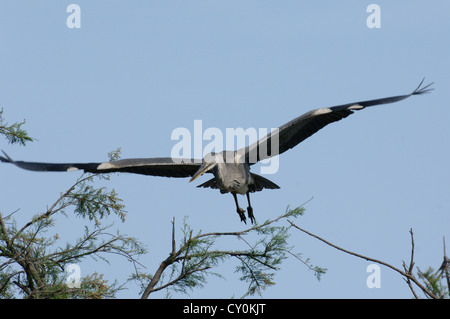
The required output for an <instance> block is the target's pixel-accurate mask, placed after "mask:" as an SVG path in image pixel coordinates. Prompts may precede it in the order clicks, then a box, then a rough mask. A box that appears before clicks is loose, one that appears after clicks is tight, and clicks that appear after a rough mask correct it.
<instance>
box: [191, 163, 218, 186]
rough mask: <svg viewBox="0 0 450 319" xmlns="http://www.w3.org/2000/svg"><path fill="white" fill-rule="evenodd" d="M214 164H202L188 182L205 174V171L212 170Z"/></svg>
mask: <svg viewBox="0 0 450 319" xmlns="http://www.w3.org/2000/svg"><path fill="white" fill-rule="evenodd" d="M214 165H215V163H203V164H202V166H200V168H199V169H198V171H197V172H195V174H194V176H192V178H191V179H190V181H189V183H190V182H193V181H195V180H196V179H197V178H199V177H200V176H202V175H203V174H205V173H206V172H207V171H209V170H210V169H211V168H213V167H214Z"/></svg>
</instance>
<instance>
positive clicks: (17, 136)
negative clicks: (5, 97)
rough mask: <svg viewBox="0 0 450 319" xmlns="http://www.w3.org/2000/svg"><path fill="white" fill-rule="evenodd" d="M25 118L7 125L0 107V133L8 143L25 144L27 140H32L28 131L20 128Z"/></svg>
mask: <svg viewBox="0 0 450 319" xmlns="http://www.w3.org/2000/svg"><path fill="white" fill-rule="evenodd" d="M24 124H25V120H23V121H22V122H17V123H14V124H12V125H9V124H8V123H6V122H5V120H4V118H3V108H2V109H0V135H3V136H4V137H5V138H6V139H7V140H8V142H9V143H10V144H20V145H25V144H26V143H27V142H31V141H33V138H31V137H29V136H28V133H27V132H26V131H25V130H24V129H22V125H24Z"/></svg>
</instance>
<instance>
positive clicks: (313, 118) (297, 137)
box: [240, 80, 433, 164]
mask: <svg viewBox="0 0 450 319" xmlns="http://www.w3.org/2000/svg"><path fill="white" fill-rule="evenodd" d="M423 81H424V80H422V82H420V84H419V86H418V87H417V88H416V89H415V90H414V91H413V92H411V93H410V94H407V95H398V96H391V97H386V98H382V99H376V100H369V101H362V102H356V103H349V104H344V105H338V106H333V107H328V108H319V109H315V110H312V111H309V112H307V113H305V114H303V115H301V116H299V117H297V118H295V119H293V120H292V121H290V122H288V123H286V124H284V125H282V126H280V127H279V128H278V130H275V131H274V132H272V133H269V134H268V135H266V136H265V137H263V138H261V139H260V140H259V141H257V142H255V143H253V144H251V145H250V146H248V147H246V148H245V149H241V150H240V151H244V150H245V160H246V161H247V162H248V163H249V164H255V163H256V162H258V161H260V160H263V159H266V158H270V157H272V156H276V155H279V154H281V153H283V152H286V151H287V150H289V149H291V148H293V147H294V146H296V145H297V144H299V143H301V142H302V141H304V140H305V139H307V138H308V137H310V136H311V135H313V134H314V133H316V132H317V131H319V130H320V129H322V128H323V127H325V126H326V125H328V124H330V123H333V122H336V121H339V120H341V119H343V118H346V117H347V116H349V115H350V114H353V111H358V110H362V109H364V108H366V107H369V106H374V105H379V104H387V103H394V102H398V101H401V100H404V99H406V98H408V97H410V96H412V95H420V94H424V93H428V92H430V91H431V90H433V89H430V88H429V87H430V86H431V85H432V84H433V83H430V84H428V85H426V86H424V87H422V88H421V86H422V84H423ZM274 137H275V139H274ZM276 138H278V147H276V145H274V146H272V143H276V140H277V139H276ZM272 150H274V152H272Z"/></svg>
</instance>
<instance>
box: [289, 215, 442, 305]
mask: <svg viewBox="0 0 450 319" xmlns="http://www.w3.org/2000/svg"><path fill="white" fill-rule="evenodd" d="M288 222H289V223H290V224H291V225H292V226H293V227H295V228H297V229H298V230H300V231H302V232H304V233H305V234H307V235H309V236H311V237H314V238H316V239H318V240H320V241H322V242H324V243H325V244H327V245H328V246H331V247H333V248H336V249H337V250H340V251H342V252H344V253H346V254H349V255H352V256H355V257H358V258H362V259H365V260H368V261H372V262H374V263H377V264H380V265H383V266H386V267H388V268H391V269H392V270H394V271H396V272H398V273H399V274H401V275H402V276H404V277H405V278H407V280H411V281H412V282H414V283H415V284H416V285H417V286H418V287H419V288H420V289H422V291H423V292H424V293H425V294H426V295H428V296H430V297H431V298H433V299H439V297H438V296H436V295H435V294H434V293H432V292H431V291H429V290H428V289H426V288H425V287H424V286H423V285H422V284H421V283H420V282H419V281H418V280H417V279H416V278H415V277H414V275H413V274H412V273H410V271H412V266H413V265H414V262H413V258H414V239H413V233H412V230H410V234H411V241H412V252H411V262H410V271H408V272H405V271H402V270H400V269H398V268H396V267H394V266H392V265H390V264H388V263H386V262H384V261H381V260H378V259H374V258H371V257H367V256H364V255H360V254H357V253H354V252H351V251H349V250H346V249H344V248H341V247H339V246H337V245H334V244H332V243H330V242H329V241H326V240H325V239H323V238H321V237H319V236H317V235H315V234H313V233H310V232H308V231H307V230H304V229H303V228H300V227H299V226H297V225H295V224H294V223H293V222H291V221H290V220H288ZM414 295H415V294H414Z"/></svg>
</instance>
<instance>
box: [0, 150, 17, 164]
mask: <svg viewBox="0 0 450 319" xmlns="http://www.w3.org/2000/svg"><path fill="white" fill-rule="evenodd" d="M2 153H3V155H5V156H6V158H5V157H3V156H0V161H1V162H4V163H14V160H13V159H12V158H11V157H9V156H8V154H6V153H5V151H4V150H2Z"/></svg>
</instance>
